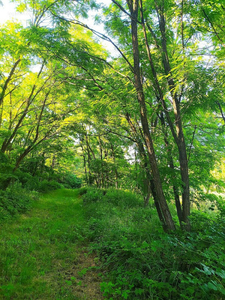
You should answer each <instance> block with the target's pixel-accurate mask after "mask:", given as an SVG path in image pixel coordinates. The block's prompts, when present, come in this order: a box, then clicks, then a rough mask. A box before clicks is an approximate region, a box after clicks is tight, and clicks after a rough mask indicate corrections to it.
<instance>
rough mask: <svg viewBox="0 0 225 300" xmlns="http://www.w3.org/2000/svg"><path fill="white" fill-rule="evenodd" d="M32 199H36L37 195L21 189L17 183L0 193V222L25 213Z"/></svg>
mask: <svg viewBox="0 0 225 300" xmlns="http://www.w3.org/2000/svg"><path fill="white" fill-rule="evenodd" d="M34 199H37V194H36V193H34V192H29V191H27V190H25V189H23V188H22V187H21V184H19V183H15V184H13V185H11V186H9V187H8V188H7V189H6V190H5V191H0V221H2V220H5V219H8V218H11V217H12V216H14V215H16V214H17V213H24V212H26V211H27V209H29V207H30V204H31V201H32V200H34Z"/></svg>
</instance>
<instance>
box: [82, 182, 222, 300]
mask: <svg viewBox="0 0 225 300" xmlns="http://www.w3.org/2000/svg"><path fill="white" fill-rule="evenodd" d="M80 194H82V195H83V196H82V197H83V201H84V207H85V212H86V219H87V222H88V229H89V230H88V235H89V236H88V238H89V240H90V241H91V251H95V252H97V253H98V255H99V257H100V259H101V261H102V264H103V266H104V268H106V269H107V270H108V275H107V276H105V280H104V281H103V282H102V284H101V289H102V291H103V293H104V296H105V297H106V299H131V300H134V299H138V300H141V299H149V300H150V299H153V300H159V299H160V300H162V299H173V300H176V299H177V300H180V299H188V300H190V299H193V300H198V299H199V300H200V299H201V300H202V299H205V300H222V299H225V251H224V250H225V231H224V228H225V227H224V226H225V219H224V217H223V216H224V215H223V214H222V215H220V214H217V215H216V214H207V213H206V212H205V213H202V212H200V211H197V210H196V211H194V212H193V213H192V218H191V223H192V232H190V233H185V232H181V231H176V232H175V233H172V234H170V235H168V234H165V233H164V232H163V231H162V229H161V225H160V223H159V221H158V217H157V214H156V210H155V208H154V205H153V204H152V203H150V206H149V207H148V208H145V207H144V205H143V201H142V199H140V198H139V196H137V195H134V194H132V193H130V192H126V191H120V190H113V189H111V190H101V189H93V188H83V189H81V190H80ZM220 205H222V204H221V203H220ZM221 211H224V210H221Z"/></svg>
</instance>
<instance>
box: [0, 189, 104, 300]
mask: <svg viewBox="0 0 225 300" xmlns="http://www.w3.org/2000/svg"><path fill="white" fill-rule="evenodd" d="M0 230H1V239H0V299H4V300H6V299H12V298H13V299H21V300H22V299H39V300H40V299H43V300H44V299H46V300H47V299H49V300H50V299H55V300H56V299H71V300H72V299H101V296H98V293H99V292H98V291H97V288H96V287H95V286H93V282H92V281H93V279H92V281H89V282H88V284H89V285H90V286H89V290H87V288H86V287H85V285H86V282H85V281H86V280H87V279H86V278H83V276H82V274H79V272H83V269H85V267H86V268H87V270H88V268H89V269H91V267H92V266H93V263H94V258H92V259H91V258H89V257H88V255H86V254H85V252H84V251H83V246H84V244H85V240H86V233H85V222H84V212H83V207H82V200H81V199H79V198H78V191H77V190H64V189H62V190H58V191H54V192H51V193H48V194H45V195H44V196H41V197H40V199H39V200H37V199H36V200H35V201H33V202H32V205H31V207H30V210H29V211H28V212H27V213H26V214H23V215H20V216H17V218H14V220H11V222H7V223H5V224H1V225H0ZM82 259H83V260H86V263H82ZM92 277H93V278H94V279H95V278H97V273H96V274H94V273H93V274H92ZM83 281H84V282H83ZM96 282H97V283H98V279H97V280H96ZM95 284H96V283H95ZM91 288H93V291H92V292H91V291H90V289H91ZM86 290H87V291H86ZM86 293H87V295H86ZM80 294H81V297H79V295H80ZM95 294H96V295H95ZM76 295H77V296H76Z"/></svg>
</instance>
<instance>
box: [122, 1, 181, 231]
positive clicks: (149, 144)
mask: <svg viewBox="0 0 225 300" xmlns="http://www.w3.org/2000/svg"><path fill="white" fill-rule="evenodd" d="M127 3H128V6H129V10H130V13H131V31H132V45H133V59H134V79H135V88H136V92H137V98H138V102H139V105H140V116H141V124H142V130H143V134H144V139H145V145H146V149H147V153H148V159H149V162H150V165H151V170H152V175H153V180H154V187H155V192H156V195H157V199H158V204H159V207H160V210H161V212H162V216H163V219H164V223H165V226H166V230H168V231H170V230H175V225H174V222H173V219H172V216H171V213H170V210H169V207H168V205H167V202H166V199H165V196H164V193H163V189H162V184H161V179H160V175H159V170H158V165H157V161H156V156H155V151H154V146H153V141H152V137H151V134H150V131H149V125H148V118H147V111H146V104H145V96H144V92H143V86H142V81H141V74H140V64H139V47H138V33H137V16H138V0H127Z"/></svg>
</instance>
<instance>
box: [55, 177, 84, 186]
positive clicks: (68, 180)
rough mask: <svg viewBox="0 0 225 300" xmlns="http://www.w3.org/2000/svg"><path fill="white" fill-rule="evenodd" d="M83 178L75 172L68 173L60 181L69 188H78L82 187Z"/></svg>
mask: <svg viewBox="0 0 225 300" xmlns="http://www.w3.org/2000/svg"><path fill="white" fill-rule="evenodd" d="M81 182H82V181H81V179H80V178H78V177H77V176H76V175H74V174H66V175H65V176H64V178H63V180H61V181H60V183H62V184H63V186H64V187H65V188H67V189H77V188H80V187H81Z"/></svg>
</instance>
